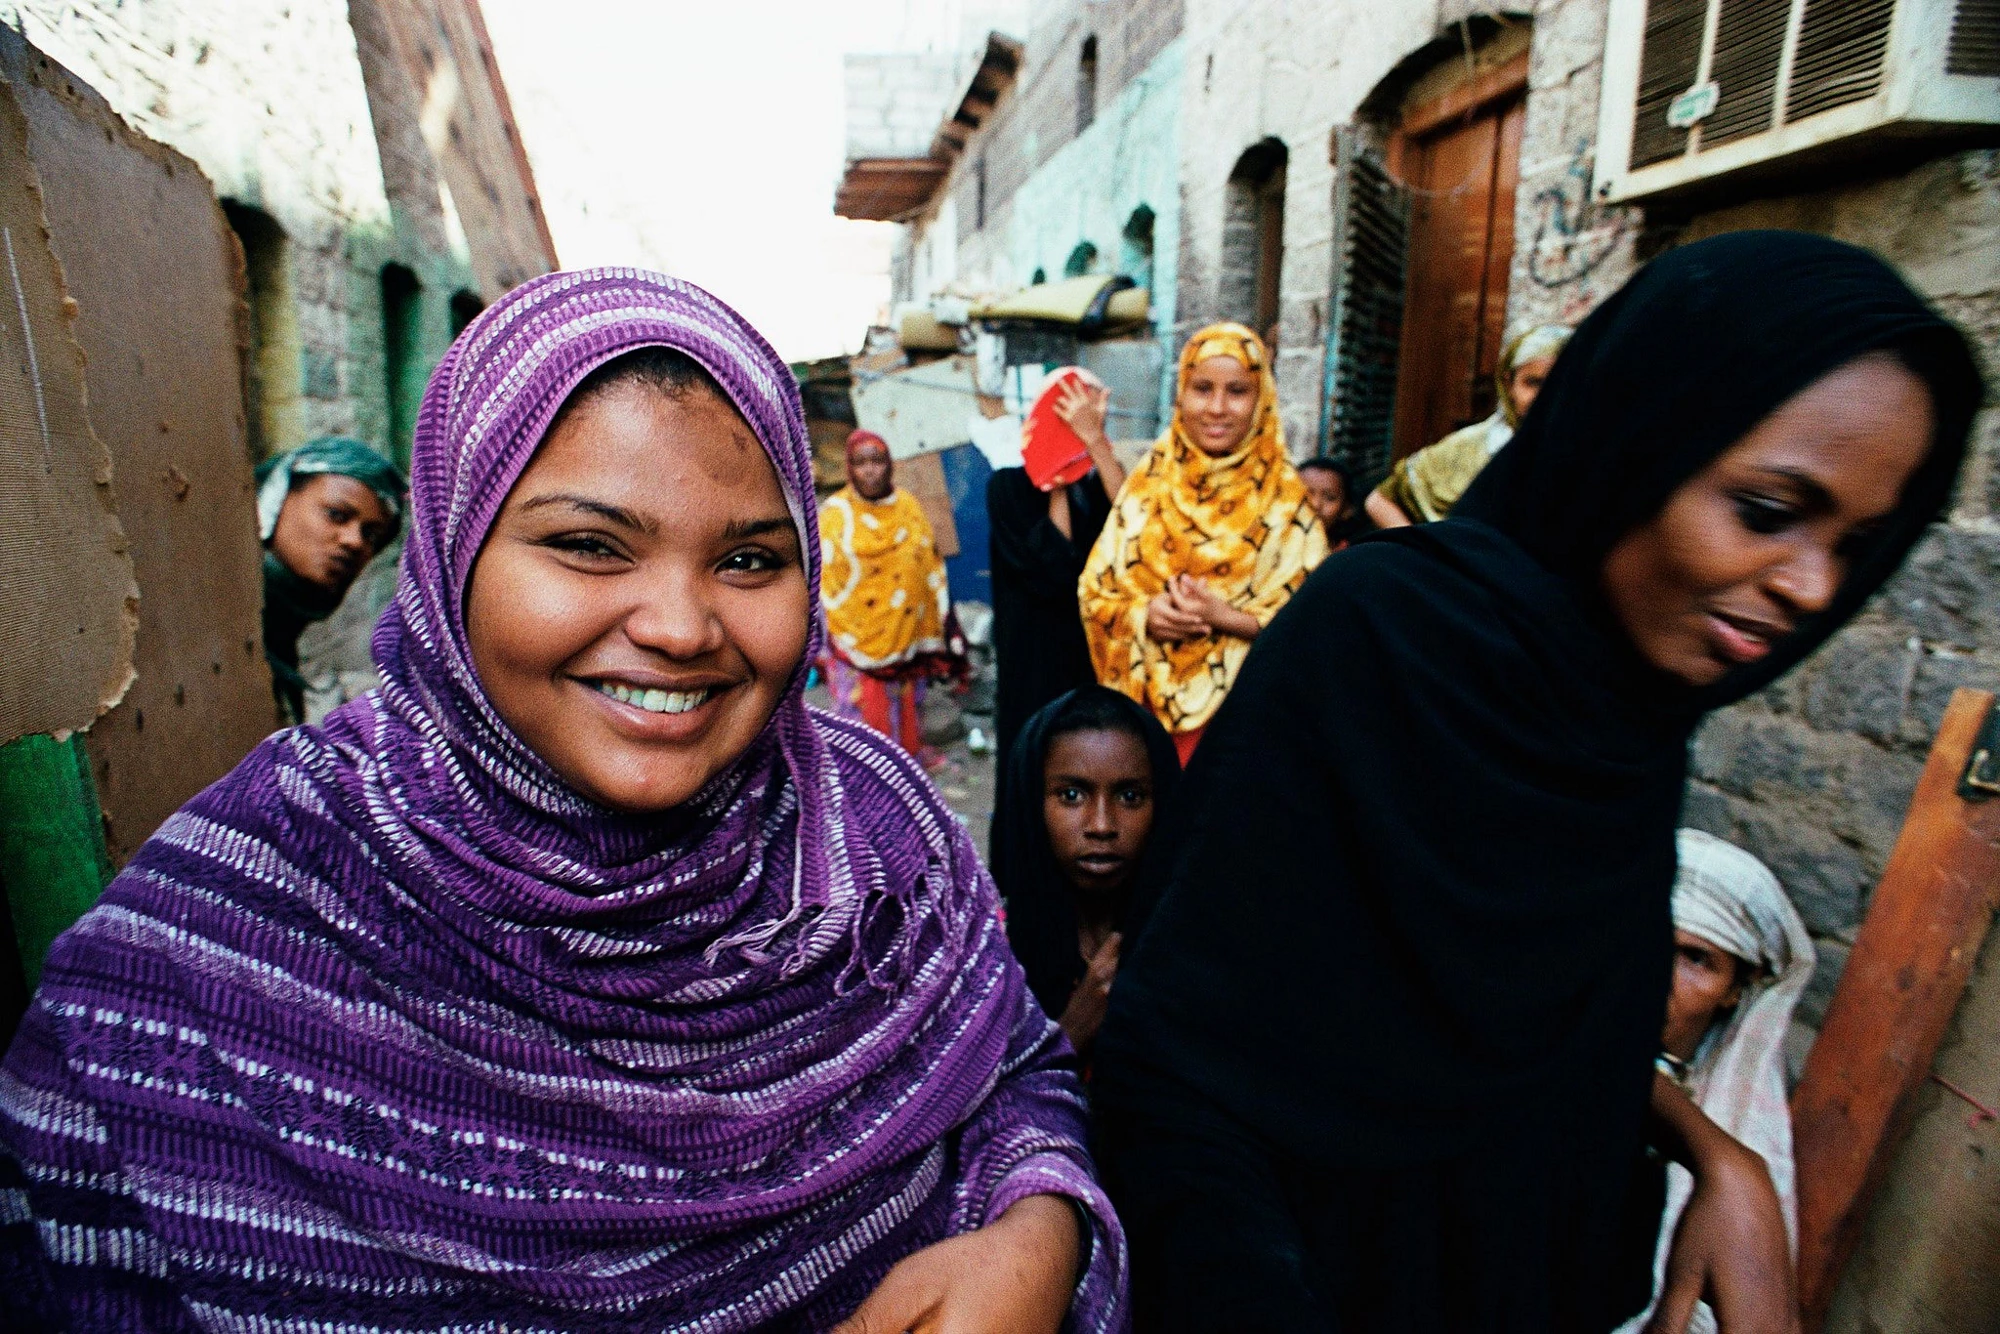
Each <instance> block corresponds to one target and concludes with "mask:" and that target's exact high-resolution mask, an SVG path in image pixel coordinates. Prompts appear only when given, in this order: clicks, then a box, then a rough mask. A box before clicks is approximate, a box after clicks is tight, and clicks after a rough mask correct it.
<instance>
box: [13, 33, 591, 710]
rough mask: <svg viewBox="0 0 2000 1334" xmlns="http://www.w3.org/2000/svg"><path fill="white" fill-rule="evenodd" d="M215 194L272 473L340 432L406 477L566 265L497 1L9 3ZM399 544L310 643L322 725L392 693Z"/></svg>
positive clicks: (253, 406) (257, 432)
mask: <svg viewBox="0 0 2000 1334" xmlns="http://www.w3.org/2000/svg"><path fill="white" fill-rule="evenodd" d="M0 21H5V22H7V23H9V24H10V25H12V26H14V27H16V28H18V29H19V30H20V31H21V32H22V33H23V34H24V35H26V37H27V38H28V39H29V40H30V41H31V42H33V43H34V44H35V45H36V46H37V47H39V48H40V49H42V50H44V51H46V52H48V53H49V54H50V55H51V56H52V57H54V58H55V59H56V60H58V61H60V62H61V63H62V64H63V65H64V66H65V67H66V68H68V69H69V70H70V71H72V72H73V73H74V74H75V75H76V76H77V77H79V78H81V79H83V80H84V81H85V82H87V83H89V84H90V85H91V87H93V88H94V89H96V90H97V92H98V93H99V94H101V95H102V96H103V97H104V98H105V99H106V101H108V102H109V103H110V105H111V107H112V109H113V110H115V111H116V112H117V113H118V114H119V115H120V116H122V117H123V118H124V120H125V121H126V122H127V123H129V124H130V125H131V126H132V127H133V128H134V129H136V130H138V131H139V132H141V133H143V134H145V135H148V136H150V137H152V138H154V139H157V140H159V141H160V142H162V143H165V144H167V145H170V146H171V147H173V148H175V149H177V150H179V151H180V152H182V153H185V154H186V155H187V156H188V157H190V158H192V159H193V160H194V161H195V163H196V164H197V165H199V166H200V167H201V169H202V170H203V172H205V173H206V174H207V176H208V178H209V180H210V181H211V182H212V183H213V184H214V187H215V192H216V194H217V195H218V196H219V197H220V198H221V200H222V206H223V211H224V214H225V215H226V217H227V218H228V220H229V224H230V226H231V228H232V230H233V231H234V233H235V235H236V238H237V240H238V242H239V243H240V244H241V246H242V250H243V260H244V270H245V285H246V289H247V291H246V297H247V301H246V306H247V310H246V316H247V325H248V327H247V329H246V331H245V333H246V337H245V339H244V341H245V344H246V348H245V362H244V382H245V392H244V399H245V408H244V415H245V435H246V438H247V441H248V447H249V450H250V453H251V457H252V460H253V461H257V460H262V459H265V458H269V457H272V456H273V455H276V454H279V453H282V452H283V451H285V450H287V449H290V448H292V447H294V446H296V445H300V444H303V443H305V442H306V441H307V440H310V439H312V438H314V437H316V436H321V435H345V436H351V437H354V438H356V439H359V440H363V441H366V442H367V443H368V444H370V445H373V446H374V447H375V448H377V449H379V450H381V451H383V452H384V453H386V454H388V455H389V456H390V457H392V458H394V459H396V460H397V461H398V462H399V463H404V464H407V462H408V459H409V448H410V437H411V433H412V431H413V430H414V428H415V424H416V417H417V408H418V404H419V402H420V401H421V398H422V395H423V389H424V385H425V383H426V382H427V380H428V379H429V376H430V372H431V368H432V367H433V366H435V365H436V363H437V361H438V358H440V357H441V356H442V355H443V354H444V351H445V349H446V348H447V347H448V346H450V343H451V340H452V339H453V338H454V337H455V336H456V335H457V333H458V331H459V330H460V329H462V328H464V327H465V325H466V323H467V322H469V321H470V320H471V318H472V317H473V316H474V315H476V314H477V313H478V312H479V310H480V309H481V308H483V307H484V305H485V304H486V303H488V302H490V301H492V300H493V299H494V298H495V297H497V296H499V295H500V294H501V293H502V292H504V291H506V290H507V289H508V288H509V287H512V286H513V285H515V284H516V283H519V282H521V281H523V280H525V279H527V278H531V277H533V276H535V275H536V274H539V273H545V272H548V271H549V270H550V269H553V268H554V267H555V266H556V255H555V246H554V242H553V240H552V239H551V237H550V235H549V231H548V225H547V223H546V221H545V220H544V219H543V217H542V211H541V204H540V201H539V199H538V197H537V195H536V193H535V186H534V178H533V175H532V172H531V171H530V169H529V166H528V161H527V157H526V153H525V151H524V150H523V148H522V147H521V140H520V135H519V134H518V132H517V131H516V129H515V126H514V123H513V115H512V111H511V109H510V108H509V106H508V102H507V94H506V89H505V86H504V84H503V83H502V81H501V79H500V73H499V69H498V67H497V65H496V63H495V61H494V58H493V51H492V45H491V43H490V42H489V41H488V39H487V36H486V31H485V25H484V21H483V20H482V18H481V17H480V13H479V7H478V4H477V0H415V2H414V3H396V4H390V3H382V2H381V0H292V3H289V4H286V5H283V6H276V5H269V4H263V3H258V0H208V2H206V3H199V4H194V3H185V2H184V0H151V2H149V3H144V4H121V3H116V2H115V0H84V2H82V3H53V2H51V0H13V2H12V3H7V4H0ZM394 578H395V560H394V552H393V551H392V552H389V553H385V554H384V555H383V556H382V557H381V558H380V559H378V560H377V561H376V562H375V563H374V565H373V566H371V567H370V569H369V570H368V571H367V572H365V573H364V574H363V575H362V577H361V579H360V580H359V581H357V583H356V585H355V588H354V591H353V592H352V593H351V594H350V595H349V597H348V599H347V601H346V603H345V604H343V606H342V608H341V610H340V612H339V613H338V614H337V615H336V616H335V617H334V618H333V619H332V620H330V621H328V622H325V623H323V624H321V625H319V626H315V627H313V628H312V629H311V630H310V631H308V633H307V635H306V637H305V639H304V640H303V641H302V643H301V653H302V656H303V659H304V667H305V671H306V675H307V679H308V681H309V682H312V683H313V684H314V685H315V693H314V695H313V697H312V698H311V701H310V707H311V708H312V711H314V712H318V711H321V710H324V709H325V708H327V707H330V706H331V705H334V704H337V703H339V702H340V701H341V700H342V699H344V698H347V697H349V696H350V695H352V694H353V693H355V692H356V691H358V690H360V689H363V688H365V687H366V686H367V685H368V684H369V683H370V681H371V680H372V673H371V667H370V658H369V653H368V636H369V632H370V629H371V627H372V626H373V624H374V621H375V618H376V616H377V615H378V614H379V613H380V611H381V609H382V607H383V606H384V605H386V603H387V601H388V598H389V595H390V592H391V590H392V587H393V584H394Z"/></svg>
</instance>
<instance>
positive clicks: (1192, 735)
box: [1173, 723, 1208, 769]
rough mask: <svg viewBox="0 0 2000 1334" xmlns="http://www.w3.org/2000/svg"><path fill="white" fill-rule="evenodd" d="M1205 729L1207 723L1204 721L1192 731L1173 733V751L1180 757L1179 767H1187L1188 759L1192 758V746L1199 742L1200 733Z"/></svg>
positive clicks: (1206, 728)
mask: <svg viewBox="0 0 2000 1334" xmlns="http://www.w3.org/2000/svg"><path fill="white" fill-rule="evenodd" d="M1207 730H1208V725H1207V724H1206V723H1204V724H1202V725H1201V726H1200V727H1197V728H1195V729H1194V731H1192V732H1175V733H1174V734H1173V737H1174V753H1175V754H1177V755H1179V756H1180V757H1181V768H1183V769H1185V768H1187V763H1188V761H1189V760H1191V759H1193V758H1194V748H1195V747H1196V746H1198V745H1200V744H1201V734H1202V733H1203V732H1206V731H1207Z"/></svg>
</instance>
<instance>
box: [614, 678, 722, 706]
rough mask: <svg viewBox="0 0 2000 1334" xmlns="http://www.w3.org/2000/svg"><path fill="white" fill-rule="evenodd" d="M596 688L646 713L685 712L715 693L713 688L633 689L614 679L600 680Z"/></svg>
mask: <svg viewBox="0 0 2000 1334" xmlns="http://www.w3.org/2000/svg"><path fill="white" fill-rule="evenodd" d="M597 688H598V689H599V690H602V691H603V692H604V693H605V694H607V695H609V696H611V698H613V699H615V700H617V701H618V702H619V703H621V704H630V705H632V706H633V707H634V708H638V709H644V710H645V711H646V712H648V713H686V712H687V711H688V710H689V709H693V708H698V707H699V706H701V705H702V704H705V703H707V702H708V697H709V696H710V695H713V694H714V693H715V692H714V691H713V690H634V689H633V688H632V687H631V686H621V685H619V684H618V683H617V682H616V681H600V682H598V684H597Z"/></svg>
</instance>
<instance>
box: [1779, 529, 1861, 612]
mask: <svg viewBox="0 0 2000 1334" xmlns="http://www.w3.org/2000/svg"><path fill="white" fill-rule="evenodd" d="M1846 568H1847V563H1846V562H1845V561H1843V560H1842V559H1841V558H1840V557H1839V556H1837V555H1835V554H1834V553H1833V552H1831V551H1828V550H1827V549H1826V548H1824V547H1822V546H1819V545H1817V544H1815V545H1812V546H1809V547H1806V548H1805V549H1803V550H1801V551H1799V552H1797V553H1796V554H1794V555H1793V556H1792V557H1791V558H1789V559H1788V560H1786V561H1785V563H1784V564H1782V565H1780V566H1778V568H1777V569H1775V570H1773V571H1772V572H1771V575H1770V578H1769V579H1767V580H1766V585H1767V586H1768V587H1769V589H1770V590H1771V592H1772V593H1773V594H1775V595H1776V596H1777V597H1779V598H1780V599H1782V600H1783V601H1784V602H1785V604H1786V605H1787V606H1789V607H1791V608H1792V609H1793V610H1795V611H1797V612H1798V613H1799V614H1801V615H1805V616H1810V615H1813V614H1814V613H1816V612H1822V611H1825V610H1826V609H1827V607H1828V606H1829V605H1830V604H1831V603H1832V602H1833V595H1834V594H1835V593H1837V592H1839V591H1840V582H1841V579H1842V578H1843V577H1844V576H1845V572H1846Z"/></svg>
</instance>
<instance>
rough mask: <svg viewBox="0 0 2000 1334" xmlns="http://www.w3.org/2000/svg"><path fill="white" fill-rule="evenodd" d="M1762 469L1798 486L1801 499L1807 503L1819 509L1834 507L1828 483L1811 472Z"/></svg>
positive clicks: (1793, 469) (1792, 469)
mask: <svg viewBox="0 0 2000 1334" xmlns="http://www.w3.org/2000/svg"><path fill="white" fill-rule="evenodd" d="M1760 471H1762V472H1764V473H1767V474H1769V475H1770V476H1772V477H1782V478H1784V479H1785V480H1786V481H1787V482H1790V483H1791V484H1792V485H1793V486H1795V487H1797V488H1798V490H1799V499H1800V500H1802V501H1804V502H1805V503H1806V504H1808V505H1811V506H1813V507H1815V508H1817V509H1831V508H1833V493H1832V492H1831V491H1829V490H1827V489H1826V485H1825V484H1824V483H1823V482H1821V481H1820V480H1819V479H1818V478H1816V477H1814V476H1813V475H1812V474H1811V473H1808V472H1803V471H1801V470H1799V469H1797V468H1773V467H1766V468H1763V469H1761V470H1760Z"/></svg>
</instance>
